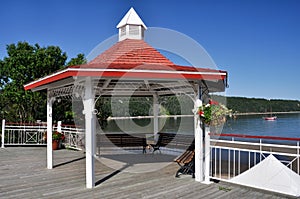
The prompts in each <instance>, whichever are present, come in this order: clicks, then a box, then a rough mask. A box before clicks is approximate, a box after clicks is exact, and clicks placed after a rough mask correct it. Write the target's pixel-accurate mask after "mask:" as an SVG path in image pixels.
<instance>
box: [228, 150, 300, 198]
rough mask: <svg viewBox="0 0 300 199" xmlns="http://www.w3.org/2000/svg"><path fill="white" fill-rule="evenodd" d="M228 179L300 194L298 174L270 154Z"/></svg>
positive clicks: (269, 189)
mask: <svg viewBox="0 0 300 199" xmlns="http://www.w3.org/2000/svg"><path fill="white" fill-rule="evenodd" d="M229 181H230V182H233V183H237V184H241V185H245V186H250V187H254V188H258V189H265V190H268V191H274V192H279V193H283V194H287V195H292V196H296V197H299V196H300V176H299V175H298V174H297V173H295V172H294V171H292V170H291V169H289V168H288V167H287V166H285V165H284V164H282V163H281V162H280V161H279V160H278V159H277V158H275V157H274V156H273V155H272V154H271V155H269V156H268V157H267V158H266V159H264V160H263V161H261V162H260V163H259V164H257V165H255V166H254V167H252V168H251V169H249V170H247V171H245V172H244V173H242V174H240V175H238V176H236V177H234V178H232V179H231V180H229Z"/></svg>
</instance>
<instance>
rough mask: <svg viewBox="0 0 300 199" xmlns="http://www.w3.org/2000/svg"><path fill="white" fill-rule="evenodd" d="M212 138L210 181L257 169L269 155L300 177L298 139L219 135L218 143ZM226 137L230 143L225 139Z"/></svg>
mask: <svg viewBox="0 0 300 199" xmlns="http://www.w3.org/2000/svg"><path fill="white" fill-rule="evenodd" d="M211 136H212V138H211V140H210V143H211V146H210V178H212V179H217V180H230V179H232V178H233V177H235V176H237V175H239V174H241V173H243V172H245V171H247V170H249V169H250V168H252V167H253V166H255V165H257V164H258V163H260V162H261V161H262V160H264V159H265V158H266V157H267V156H268V155H270V154H272V155H274V156H275V157H276V158H277V159H278V160H279V161H280V162H281V163H283V164H284V165H286V166H287V167H288V168H289V169H291V170H293V171H294V172H295V173H297V174H298V175H300V147H299V142H300V138H284V137H274V136H251V135H240V134H238V135H235V134H220V135H218V136H220V137H219V139H216V137H215V136H214V135H211ZM229 137H230V138H231V139H226V138H229ZM224 138H225V139H224ZM270 169H271V168H270Z"/></svg>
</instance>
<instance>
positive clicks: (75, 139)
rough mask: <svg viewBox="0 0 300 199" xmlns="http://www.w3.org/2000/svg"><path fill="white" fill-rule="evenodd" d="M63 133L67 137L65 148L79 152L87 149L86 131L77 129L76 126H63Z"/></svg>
mask: <svg viewBox="0 0 300 199" xmlns="http://www.w3.org/2000/svg"><path fill="white" fill-rule="evenodd" d="M61 132H62V133H63V134H64V135H65V141H64V144H65V146H67V147H69V148H74V149H79V150H82V149H84V148H85V133H84V129H82V128H77V127H76V126H75V125H62V126H61Z"/></svg>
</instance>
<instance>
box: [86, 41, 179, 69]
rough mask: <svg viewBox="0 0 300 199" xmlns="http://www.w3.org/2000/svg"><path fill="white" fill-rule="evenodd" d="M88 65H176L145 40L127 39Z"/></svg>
mask: <svg viewBox="0 0 300 199" xmlns="http://www.w3.org/2000/svg"><path fill="white" fill-rule="evenodd" d="M88 64H91V65H94V64H139V65H140V64H162V65H174V63H173V62H171V61H170V60H169V59H167V58H166V57H165V56H163V55H162V54H161V53H160V52H158V51H157V50H156V49H155V48H153V47H152V46H150V45H149V44H147V43H146V42H145V41H143V40H136V39H125V40H123V41H120V42H118V43H116V44H115V45H113V46H112V47H111V48H109V49H108V50H106V51H105V52H103V53H102V54H100V55H98V56H97V57H96V58H95V59H93V60H92V61H90V62H89V63H88Z"/></svg>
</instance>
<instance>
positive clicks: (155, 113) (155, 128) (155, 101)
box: [153, 94, 159, 141]
mask: <svg viewBox="0 0 300 199" xmlns="http://www.w3.org/2000/svg"><path fill="white" fill-rule="evenodd" d="M158 114H159V104H158V96H157V95H156V94H154V95H153V132H154V139H155V140H156V141H157V139H158V134H157V133H158Z"/></svg>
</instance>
